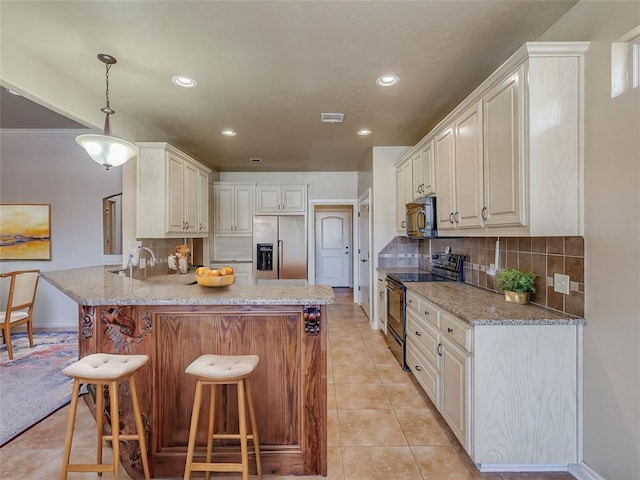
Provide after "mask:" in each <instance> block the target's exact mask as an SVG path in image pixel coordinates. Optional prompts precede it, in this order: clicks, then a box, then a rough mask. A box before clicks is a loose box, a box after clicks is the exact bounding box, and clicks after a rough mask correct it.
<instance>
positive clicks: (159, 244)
mask: <svg viewBox="0 0 640 480" xmlns="http://www.w3.org/2000/svg"><path fill="white" fill-rule="evenodd" d="M141 241H142V245H143V246H144V247H147V248H150V249H151V250H153V253H155V255H156V257H157V258H158V259H161V261H162V262H166V261H167V257H168V256H169V255H170V254H172V253H174V251H175V247H176V245H182V244H183V243H186V244H187V245H189V246H190V247H191V251H192V252H193V263H194V265H201V264H202V239H201V238H187V239H186V242H185V241H184V239H180V238H143V239H141Z"/></svg>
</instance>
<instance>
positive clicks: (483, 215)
mask: <svg viewBox="0 0 640 480" xmlns="http://www.w3.org/2000/svg"><path fill="white" fill-rule="evenodd" d="M480 216H481V217H482V220H484V221H485V222H486V221H487V218H489V217H487V207H482V210H480Z"/></svg>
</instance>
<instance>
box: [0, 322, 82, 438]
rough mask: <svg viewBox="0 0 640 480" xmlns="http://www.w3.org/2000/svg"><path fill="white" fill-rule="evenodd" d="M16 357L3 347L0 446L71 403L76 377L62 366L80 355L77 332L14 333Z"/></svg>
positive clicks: (0, 356) (0, 389) (1, 359)
mask: <svg viewBox="0 0 640 480" xmlns="http://www.w3.org/2000/svg"><path fill="white" fill-rule="evenodd" d="M11 341H12V345H13V352H14V358H13V360H9V359H8V354H7V347H6V345H4V344H3V345H2V346H1V347H0V446H1V445H4V444H5V443H7V442H8V441H10V440H11V439H12V438H14V437H15V436H17V435H19V434H20V433H22V432H23V431H25V430H26V429H28V428H29V427H31V426H32V425H34V424H35V423H37V422H39V421H40V420H42V419H43V418H46V417H47V416H48V415H50V414H51V413H53V412H55V411H56V410H58V409H59V408H60V407H62V406H64V405H66V404H67V403H69V400H70V398H71V385H72V380H71V379H70V378H68V377H66V376H65V375H63V373H62V370H63V369H64V368H65V367H66V366H67V365H69V364H71V363H73V362H74V361H76V360H77V359H78V333H77V332H35V333H34V347H33V348H30V347H29V340H28V337H27V334H26V333H17V334H13V335H11Z"/></svg>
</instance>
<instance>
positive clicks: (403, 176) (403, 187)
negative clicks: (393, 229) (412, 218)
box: [396, 159, 413, 235]
mask: <svg viewBox="0 0 640 480" xmlns="http://www.w3.org/2000/svg"><path fill="white" fill-rule="evenodd" d="M411 169H412V163H411V159H409V160H407V161H405V162H404V163H402V164H401V165H398V167H397V168H396V202H397V203H396V207H397V222H398V223H397V226H398V234H400V235H406V233H407V229H406V226H405V224H406V215H407V207H406V204H407V203H410V202H411V201H413V196H412V190H411V175H412V172H411Z"/></svg>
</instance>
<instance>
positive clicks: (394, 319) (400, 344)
mask: <svg viewBox="0 0 640 480" xmlns="http://www.w3.org/2000/svg"><path fill="white" fill-rule="evenodd" d="M463 264H464V255H456V254H451V253H444V252H442V253H440V252H438V253H434V254H433V255H432V256H431V268H432V270H431V272H430V273H427V272H399V273H393V274H388V275H387V283H386V288H387V345H388V346H389V349H390V350H391V352H392V353H393V354H394V356H395V357H396V358H397V359H398V362H399V363H400V365H401V366H402V368H403V369H405V370H408V367H407V365H406V351H405V340H406V332H405V325H406V318H407V311H406V310H407V302H406V292H407V288H406V287H405V286H404V283H407V282H453V281H462V280H463V273H464V268H463Z"/></svg>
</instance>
